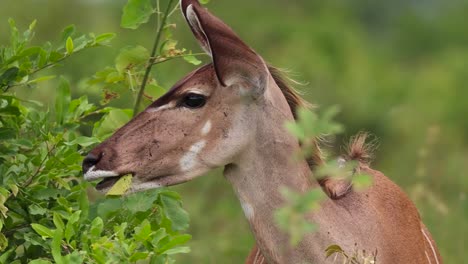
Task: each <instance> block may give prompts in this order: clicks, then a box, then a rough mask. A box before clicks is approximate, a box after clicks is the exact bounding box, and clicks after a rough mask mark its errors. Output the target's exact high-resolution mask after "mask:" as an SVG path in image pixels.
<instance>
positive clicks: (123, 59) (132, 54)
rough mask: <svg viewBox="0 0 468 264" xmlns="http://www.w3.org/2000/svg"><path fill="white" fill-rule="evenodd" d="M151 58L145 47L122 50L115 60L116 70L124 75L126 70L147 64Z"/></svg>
mask: <svg viewBox="0 0 468 264" xmlns="http://www.w3.org/2000/svg"><path fill="white" fill-rule="evenodd" d="M149 58H150V53H149V51H148V50H147V49H146V48H145V47H142V46H136V47H127V48H124V49H122V50H121V51H120V53H119V55H118V56H117V58H116V59H115V68H116V69H117V71H119V73H121V74H122V73H124V72H125V70H126V69H130V68H132V67H134V66H135V65H139V64H144V63H146V62H147V61H148V59H149Z"/></svg>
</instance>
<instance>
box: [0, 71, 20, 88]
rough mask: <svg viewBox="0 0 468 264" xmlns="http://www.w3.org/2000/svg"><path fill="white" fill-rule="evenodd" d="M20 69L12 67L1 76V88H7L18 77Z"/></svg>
mask: <svg viewBox="0 0 468 264" xmlns="http://www.w3.org/2000/svg"><path fill="white" fill-rule="evenodd" d="M18 72H19V68H18V67H11V68H9V69H7V70H6V71H5V72H4V73H3V74H2V75H1V76H0V86H7V85H9V84H10V83H11V82H12V81H14V80H15V79H16V77H17V76H18Z"/></svg>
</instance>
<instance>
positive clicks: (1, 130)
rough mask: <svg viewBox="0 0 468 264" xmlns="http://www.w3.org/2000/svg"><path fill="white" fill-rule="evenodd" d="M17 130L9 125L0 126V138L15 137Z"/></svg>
mask: <svg viewBox="0 0 468 264" xmlns="http://www.w3.org/2000/svg"><path fill="white" fill-rule="evenodd" d="M15 136H16V130H15V129H13V128H9V127H0V140H7V139H12V138H15Z"/></svg>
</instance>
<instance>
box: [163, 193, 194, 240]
mask: <svg viewBox="0 0 468 264" xmlns="http://www.w3.org/2000/svg"><path fill="white" fill-rule="evenodd" d="M161 203H162V205H163V206H164V213H165V215H166V217H167V218H168V219H169V220H170V221H171V222H172V229H173V230H175V231H181V230H185V229H187V228H188V225H189V216H188V214H187V212H186V211H185V210H184V209H183V208H182V207H181V204H180V201H178V200H176V199H174V198H172V197H169V196H166V195H161Z"/></svg>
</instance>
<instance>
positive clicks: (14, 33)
mask: <svg viewBox="0 0 468 264" xmlns="http://www.w3.org/2000/svg"><path fill="white" fill-rule="evenodd" d="M8 22H9V24H10V32H11V34H10V45H9V46H2V47H0V88H1V89H2V90H3V91H7V90H8V89H10V88H11V87H14V86H19V85H27V86H34V85H35V84H37V83H39V82H42V81H46V80H49V79H51V78H53V76H41V77H37V78H32V77H34V76H33V75H34V74H35V73H37V72H38V71H41V70H43V69H46V68H50V67H54V66H56V65H57V64H58V63H59V62H61V61H62V60H64V59H66V58H68V57H70V56H71V55H73V54H75V53H77V52H80V51H82V50H84V49H87V48H92V47H98V46H102V45H107V44H108V42H109V41H110V40H111V39H112V38H113V37H114V34H111V33H105V34H102V35H98V36H95V35H94V34H88V35H78V34H77V33H76V32H75V27H74V26H73V25H71V26H69V27H67V28H65V29H64V30H63V32H62V36H61V41H60V42H59V43H58V44H56V45H52V44H51V43H50V42H46V43H45V44H43V45H41V46H30V45H29V44H30V42H31V40H32V39H33V37H34V28H35V27H36V21H33V22H32V23H31V24H30V25H29V28H28V29H27V30H26V31H24V32H23V33H22V34H20V33H19V30H18V28H17V27H16V23H15V21H14V20H13V19H9V20H8Z"/></svg>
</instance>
